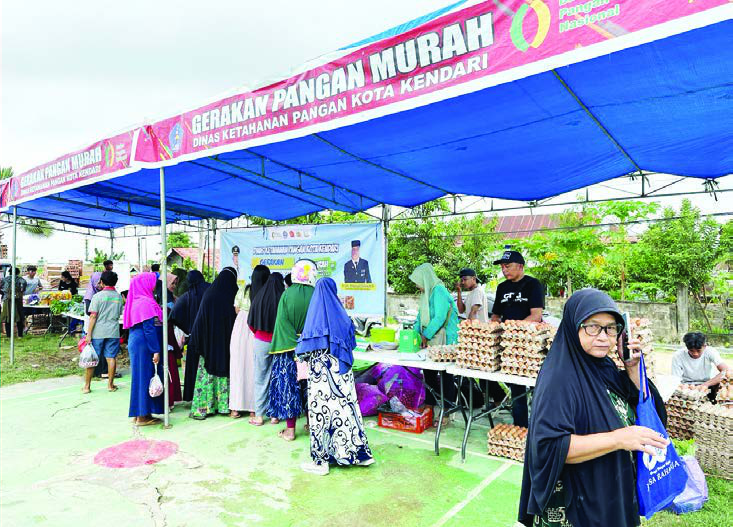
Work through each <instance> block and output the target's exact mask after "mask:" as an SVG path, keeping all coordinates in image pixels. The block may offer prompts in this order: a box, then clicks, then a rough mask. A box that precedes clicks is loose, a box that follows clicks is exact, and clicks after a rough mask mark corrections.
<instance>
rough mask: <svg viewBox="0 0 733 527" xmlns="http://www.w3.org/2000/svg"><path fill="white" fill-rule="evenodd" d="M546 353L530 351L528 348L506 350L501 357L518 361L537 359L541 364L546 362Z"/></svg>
mask: <svg viewBox="0 0 733 527" xmlns="http://www.w3.org/2000/svg"><path fill="white" fill-rule="evenodd" d="M546 355H547V354H546V353H545V351H544V350H541V351H535V350H529V349H526V348H504V351H503V352H502V354H501V356H502V357H506V358H508V359H511V358H516V359H517V360H524V359H535V360H539V361H540V362H541V361H543V360H545V357H546Z"/></svg>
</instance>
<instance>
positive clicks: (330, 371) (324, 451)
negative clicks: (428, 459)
mask: <svg viewBox="0 0 733 527" xmlns="http://www.w3.org/2000/svg"><path fill="white" fill-rule="evenodd" d="M355 347H356V339H355V336H354V324H353V322H352V321H351V319H350V318H349V315H347V314H346V310H345V309H344V307H343V306H342V305H341V301H340V300H339V298H338V289H337V287H336V282H334V281H333V279H331V278H321V279H320V280H319V281H318V283H317V284H316V289H315V292H314V293H313V298H312V299H311V303H310V306H309V307H308V316H307V317H306V319H305V327H304V328H303V335H302V336H301V337H300V341H299V342H298V347H297V348H296V349H295V353H296V354H297V356H298V357H299V358H306V359H307V360H308V364H309V369H308V422H309V424H310V427H309V429H310V443H311V458H312V461H311V462H309V463H303V465H301V468H302V469H303V470H305V471H306V472H311V473H313V474H318V475H322V476H325V475H326V474H328V472H329V463H335V464H337V465H362V466H366V465H371V464H372V463H374V457H373V456H372V451H371V450H370V449H369V443H368V442H367V437H366V433H365V432H364V423H363V421H362V418H361V411H360V410H359V402H358V401H357V399H356V387H355V385H354V373H353V372H352V371H351V365H352V364H353V363H354V348H355Z"/></svg>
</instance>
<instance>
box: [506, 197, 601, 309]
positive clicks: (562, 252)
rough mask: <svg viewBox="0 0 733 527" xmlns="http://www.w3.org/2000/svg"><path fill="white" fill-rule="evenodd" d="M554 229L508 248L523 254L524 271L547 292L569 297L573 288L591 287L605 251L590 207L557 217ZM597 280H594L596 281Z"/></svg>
mask: <svg viewBox="0 0 733 527" xmlns="http://www.w3.org/2000/svg"><path fill="white" fill-rule="evenodd" d="M557 220H558V225H557V229H556V230H548V231H543V232H537V233H535V234H534V235H532V236H530V237H528V238H523V239H519V240H515V241H514V242H513V243H512V245H513V246H514V247H515V248H517V249H518V250H519V251H520V252H523V253H524V256H525V258H526V259H527V260H528V262H527V272H528V274H531V275H532V276H534V277H535V278H537V279H538V280H539V281H540V282H542V283H543V284H544V285H545V287H546V289H547V291H548V293H550V294H551V295H560V294H561V293H563V292H564V293H566V294H567V295H568V296H569V295H571V294H572V292H573V290H574V289H578V288H581V287H588V286H591V285H594V280H593V278H592V276H593V273H594V270H596V271H595V274H600V273H599V272H598V271H597V269H598V268H600V267H602V266H604V265H605V264H606V260H605V258H604V257H603V254H604V251H605V249H606V247H605V245H604V243H603V241H602V239H601V237H600V231H599V229H598V228H597V227H594V226H593V225H594V224H598V223H600V218H599V217H598V214H597V211H596V210H595V209H593V208H590V207H581V208H580V209H579V210H569V211H567V212H563V213H561V214H558V215H557ZM596 280H597V279H596Z"/></svg>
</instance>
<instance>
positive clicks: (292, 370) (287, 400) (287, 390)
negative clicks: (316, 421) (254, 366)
mask: <svg viewBox="0 0 733 527" xmlns="http://www.w3.org/2000/svg"><path fill="white" fill-rule="evenodd" d="M272 355H273V358H272V376H271V377H270V407H269V409H268V411H267V415H269V416H270V417H274V418H276V419H280V420H284V419H293V418H296V417H298V416H300V413H301V412H302V411H303V407H302V404H301V399H300V387H299V386H298V371H297V367H296V366H295V360H294V356H295V353H294V352H292V351H287V352H285V353H273V354H272Z"/></svg>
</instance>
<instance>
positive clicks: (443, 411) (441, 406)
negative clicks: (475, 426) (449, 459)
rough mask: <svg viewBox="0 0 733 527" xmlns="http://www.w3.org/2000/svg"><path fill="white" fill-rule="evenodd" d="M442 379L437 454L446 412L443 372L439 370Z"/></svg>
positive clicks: (436, 441)
mask: <svg viewBox="0 0 733 527" xmlns="http://www.w3.org/2000/svg"><path fill="white" fill-rule="evenodd" d="M438 379H440V415H439V416H438V429H437V430H436V431H435V455H436V456H439V455H440V431H441V429H442V428H443V414H445V395H444V393H443V372H440V371H439V372H438Z"/></svg>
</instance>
